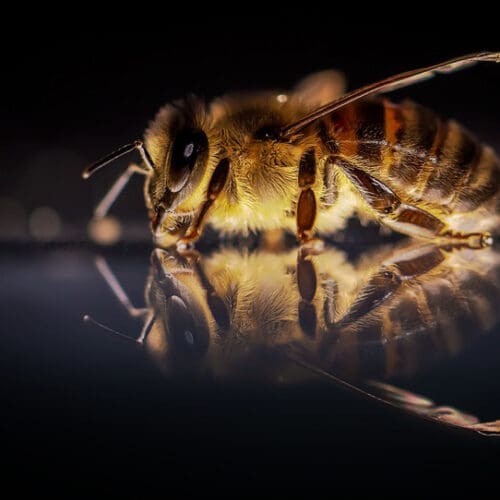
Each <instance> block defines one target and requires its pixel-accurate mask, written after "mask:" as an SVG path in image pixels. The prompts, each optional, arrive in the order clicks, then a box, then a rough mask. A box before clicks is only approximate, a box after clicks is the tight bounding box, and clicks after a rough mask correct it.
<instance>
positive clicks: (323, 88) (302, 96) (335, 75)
mask: <svg viewBox="0 0 500 500" xmlns="http://www.w3.org/2000/svg"><path fill="white" fill-rule="evenodd" d="M345 90H346V80H345V76H344V74H343V73H342V72H340V71H335V70H326V71H319V72H317V73H313V74H311V75H309V76H306V77H305V78H304V79H302V80H300V81H299V82H298V83H297V85H296V86H295V87H294V89H293V91H292V96H293V97H294V98H297V99H298V100H300V102H301V103H304V104H306V105H308V106H310V107H311V108H313V109H314V108H317V107H318V106H323V105H325V104H327V103H329V102H332V101H334V100H335V99H338V98H339V97H341V96H342V95H343V94H344V93H345Z"/></svg>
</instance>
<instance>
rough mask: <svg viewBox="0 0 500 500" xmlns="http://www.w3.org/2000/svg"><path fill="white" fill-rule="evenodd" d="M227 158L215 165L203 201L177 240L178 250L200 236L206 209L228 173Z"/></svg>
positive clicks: (228, 164) (185, 247) (217, 193)
mask: <svg viewBox="0 0 500 500" xmlns="http://www.w3.org/2000/svg"><path fill="white" fill-rule="evenodd" d="M229 167H230V163H229V159H228V158H223V159H222V160H221V161H220V162H219V163H218V165H217V166H216V167H215V170H214V173H213V174H212V177H211V178H210V181H209V183H208V189H207V195H206V198H205V201H204V202H203V203H202V204H201V207H200V208H199V210H198V213H197V214H196V216H195V218H194V219H193V221H192V222H191V224H190V225H189V227H188V229H187V231H186V233H185V234H184V236H183V237H182V238H180V239H179V240H178V241H177V249H178V250H179V251H182V250H186V249H188V248H189V247H190V246H191V245H192V244H193V243H194V242H195V241H196V240H197V239H198V238H199V237H200V236H201V232H202V229H203V223H204V222H205V219H206V217H207V214H208V211H209V210H210V208H211V207H212V205H213V203H214V201H215V200H216V199H217V196H219V194H220V193H221V191H222V190H223V189H224V186H225V184H226V180H227V177H228V174H229Z"/></svg>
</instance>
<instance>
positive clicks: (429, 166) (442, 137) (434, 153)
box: [416, 120, 448, 196]
mask: <svg viewBox="0 0 500 500" xmlns="http://www.w3.org/2000/svg"><path fill="white" fill-rule="evenodd" d="M447 135H448V122H447V121H443V120H438V123H437V130H436V134H435V136H434V142H433V144H432V146H431V149H430V151H429V156H428V157H427V161H426V162H425V164H424V165H423V167H422V169H421V170H420V174H419V175H418V177H417V181H416V185H417V189H418V193H419V196H422V194H423V192H424V191H425V188H426V187H427V182H428V180H429V178H430V176H431V175H432V173H433V172H434V171H435V169H436V164H437V162H438V159H439V157H440V156H441V151H442V149H443V145H444V143H445V141H446V136H447Z"/></svg>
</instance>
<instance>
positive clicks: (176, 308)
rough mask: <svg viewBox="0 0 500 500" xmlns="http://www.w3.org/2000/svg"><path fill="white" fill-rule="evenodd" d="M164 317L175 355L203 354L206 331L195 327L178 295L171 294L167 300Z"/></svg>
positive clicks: (206, 346) (206, 345)
mask: <svg viewBox="0 0 500 500" xmlns="http://www.w3.org/2000/svg"><path fill="white" fill-rule="evenodd" d="M166 319H167V321H168V322H169V327H170V334H171V338H170V340H171V342H172V347H173V349H174V351H175V355H176V356H179V357H182V358H186V357H187V358H199V357H202V356H203V355H204V354H205V352H206V351H207V348H208V337H207V335H206V332H203V331H202V330H201V329H200V328H197V327H196V325H195V322H194V319H193V316H192V314H191V312H190V311H189V309H188V305H187V304H186V302H184V300H183V299H181V298H180V297H179V296H177V295H172V296H171V297H169V299H168V300H167V303H166Z"/></svg>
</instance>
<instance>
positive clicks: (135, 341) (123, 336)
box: [83, 314, 142, 344]
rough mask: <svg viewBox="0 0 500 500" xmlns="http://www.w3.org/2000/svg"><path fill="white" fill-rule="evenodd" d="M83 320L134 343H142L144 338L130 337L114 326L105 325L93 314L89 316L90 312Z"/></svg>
mask: <svg viewBox="0 0 500 500" xmlns="http://www.w3.org/2000/svg"><path fill="white" fill-rule="evenodd" d="M83 321H84V322H85V323H91V324H92V325H94V326H97V327H99V328H102V329H103V330H105V331H106V332H108V333H111V334H113V335H115V336H117V337H120V338H121V339H123V340H127V341H128V342H133V343H134V344H142V339H140V340H136V339H134V338H132V337H129V336H128V335H125V334H123V333H120V332H117V331H116V330H113V328H110V327H109V326H106V325H103V324H102V323H99V321H96V320H95V319H93V318H92V317H91V316H89V315H88V314H86V315H85V316H84V317H83Z"/></svg>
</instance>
